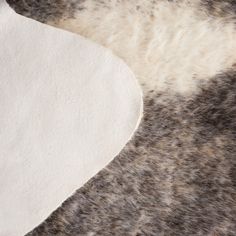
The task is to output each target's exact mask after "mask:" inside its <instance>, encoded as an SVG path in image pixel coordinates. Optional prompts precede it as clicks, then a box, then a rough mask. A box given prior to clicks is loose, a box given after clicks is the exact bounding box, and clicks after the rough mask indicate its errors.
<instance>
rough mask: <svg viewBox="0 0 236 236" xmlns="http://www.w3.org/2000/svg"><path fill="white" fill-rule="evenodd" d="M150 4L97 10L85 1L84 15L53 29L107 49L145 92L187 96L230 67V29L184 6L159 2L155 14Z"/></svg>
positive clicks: (235, 37) (235, 47)
mask: <svg viewBox="0 0 236 236" xmlns="http://www.w3.org/2000/svg"><path fill="white" fill-rule="evenodd" d="M151 2H152V1H128V2H126V3H124V2H123V1H122V3H119V2H118V1H115V0H114V1H109V2H108V1H107V2H105V3H104V5H103V4H102V3H99V2H98V3H97V5H96V4H94V1H93V0H87V1H85V2H84V3H83V4H82V6H83V7H84V9H85V10H82V11H78V12H77V13H76V15H75V17H74V18H71V19H63V20H60V22H58V23H57V24H56V26H57V27H60V28H64V29H67V30H69V31H72V32H75V33H80V34H82V35H84V36H86V37H88V38H90V39H93V40H94V41H96V42H98V43H101V44H102V45H104V46H106V47H109V48H111V49H112V50H113V51H114V52H115V53H116V54H117V55H118V56H120V57H121V58H123V59H124V60H125V61H126V62H127V63H128V65H129V66H130V67H131V68H132V70H133V71H134V72H135V74H136V76H137V77H138V79H139V81H140V82H141V83H142V84H145V86H144V88H146V89H148V90H149V89H156V90H159V91H163V90H164V91H165V90H170V91H172V92H173V91H175V92H179V93H181V94H186V95H187V94H189V93H190V94H191V93H193V92H194V91H196V88H197V85H198V83H199V82H200V81H203V82H204V81H207V80H208V79H209V78H211V77H212V76H214V75H216V74H217V73H219V72H220V71H222V70H226V69H228V68H230V67H232V64H233V63H234V62H235V60H236V54H235V51H236V31H235V29H234V25H233V24H225V23H224V22H223V20H222V19H213V18H209V17H204V16H203V14H201V12H200V11H198V10H197V9H196V8H194V7H193V6H191V7H190V6H189V5H187V4H186V2H185V3H184V1H183V2H182V3H181V4H179V5H176V4H173V3H171V2H166V1H163V2H162V1H160V2H159V3H158V4H153V8H151V7H150V4H152V3H151ZM139 3H140V4H139ZM150 9H152V11H150ZM54 25H55V23H54ZM127 36H128V37H127ZM209 62H210V63H209ZM140 65H142V66H140Z"/></svg>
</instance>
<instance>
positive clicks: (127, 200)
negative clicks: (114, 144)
mask: <svg viewBox="0 0 236 236" xmlns="http://www.w3.org/2000/svg"><path fill="white" fill-rule="evenodd" d="M127 1H129V0H127ZM159 1H165V0H156V1H155V0H153V1H151V0H150V2H152V4H158V2H159ZM166 1H167V0H166ZM183 1H185V0H183ZM9 2H10V3H11V5H12V6H14V8H15V9H16V10H17V11H18V12H21V13H22V14H25V15H26V16H31V17H33V18H35V19H38V20H40V21H43V22H46V21H48V20H57V19H60V18H63V17H73V14H74V13H73V12H74V9H75V8H76V9H77V10H78V9H79V10H84V11H86V9H83V8H80V7H81V1H78V0H77V1H63V0H60V1H55V0H51V1H49V0H48V1H33V0H32V1H30V0H27V1H26V0H25V1H23V0H19V1H13V0H9ZM94 2H95V3H97V2H99V3H100V4H101V3H102V4H103V5H106V1H105V0H104V1H95V0H94ZM170 2H172V3H173V4H178V2H179V1H178V0H177V1H174V0H173V1H170ZM193 2H194V1H193ZM198 2H199V1H198ZM25 3H27V5H25ZM103 7H104V6H103ZM134 7H135V6H134ZM136 7H137V6H136ZM139 7H140V8H142V7H141V6H139ZM139 7H138V8H139ZM199 7H200V8H201V9H202V11H205V12H206V13H207V14H208V15H209V17H227V18H228V19H230V20H234V16H235V15H236V12H235V9H236V2H235V1H230V0H228V1H222V2H221V1H219V0H216V1H214V0H209V1H200V4H199ZM141 10H142V9H141ZM151 10H152V9H150V11H151ZM91 17H93V16H91ZM226 43H227V42H226ZM140 66H142V65H140ZM143 86H144V87H145V85H143ZM53 235H57V236H85V235H86V236H94V235H101V236H111V235H115V236H236V70H235V67H233V66H232V68H230V69H229V70H227V71H222V72H221V73H219V74H217V75H215V76H214V77H213V78H212V79H211V80H210V81H209V82H208V83H202V84H201V85H199V92H198V93H196V94H193V95H191V96H183V95H181V94H178V93H168V92H160V91H159V92H158V91H156V90H150V89H145V90H144V117H143V120H142V122H141V124H140V126H139V128H138V130H137V131H136V133H135V135H134V137H133V138H132V140H131V141H130V142H129V143H128V144H127V145H126V147H125V148H124V150H123V151H122V152H121V153H120V154H119V155H118V156H117V157H116V158H115V159H114V160H113V161H112V162H111V163H110V164H109V165H108V166H107V167H106V168H104V169H103V170H101V171H100V172H99V173H98V174H97V175H96V176H95V177H93V178H92V179H91V180H90V181H89V182H88V183H86V184H85V185H84V186H83V187H82V188H80V189H79V190H78V191H77V192H76V193H75V194H74V195H73V196H72V197H71V198H69V199H68V200H67V201H66V202H64V203H63V205H62V206H61V207H60V208H59V209H57V210H56V211H55V212H54V213H52V215H51V216H50V217H49V218H48V219H47V220H46V221H45V222H44V223H42V224H41V225H40V226H39V227H37V228H36V229H35V230H33V231H32V232H31V233H29V234H28V236H53Z"/></svg>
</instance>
